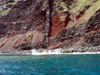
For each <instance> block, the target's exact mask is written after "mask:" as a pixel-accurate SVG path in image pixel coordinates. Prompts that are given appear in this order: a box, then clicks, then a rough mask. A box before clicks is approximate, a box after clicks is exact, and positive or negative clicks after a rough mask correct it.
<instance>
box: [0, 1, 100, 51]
mask: <svg viewBox="0 0 100 75" xmlns="http://www.w3.org/2000/svg"><path fill="white" fill-rule="evenodd" d="M50 4H51V25H50V33H49V46H48V47H46V44H45V42H44V38H45V37H44V31H45V30H44V29H45V20H46V0H26V1H18V2H17V3H16V4H15V5H14V6H13V7H12V8H11V10H10V11H9V12H7V15H2V16H1V18H0V37H1V39H2V38H5V37H6V38H7V39H3V41H4V42H0V43H1V45H0V48H1V49H8V48H7V47H11V48H9V49H12V50H17V49H20V50H22V49H24V50H26V49H33V48H36V49H39V48H48V49H54V48H65V49H67V48H74V47H78V48H80V47H95V46H99V45H100V18H99V16H100V0H59V1H57V0H52V1H51V3H50ZM2 13H3V12H2ZM18 35H20V36H19V37H18V38H16V37H17V36H18ZM23 35H24V36H23ZM10 39H12V42H10V43H9V41H6V43H5V40H10ZM8 43H9V44H10V45H9V44H8Z"/></svg>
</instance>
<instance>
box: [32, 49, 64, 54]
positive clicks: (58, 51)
mask: <svg viewBox="0 0 100 75" xmlns="http://www.w3.org/2000/svg"><path fill="white" fill-rule="evenodd" d="M62 53H63V52H62V49H61V48H59V49H54V50H42V49H41V50H36V49H33V50H32V55H52V54H62Z"/></svg>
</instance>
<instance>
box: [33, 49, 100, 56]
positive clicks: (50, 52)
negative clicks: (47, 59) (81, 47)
mask: <svg viewBox="0 0 100 75" xmlns="http://www.w3.org/2000/svg"><path fill="white" fill-rule="evenodd" d="M31 54H32V55H60V54H64V55H67V54H68V55H78V54H100V52H73V53H63V52H62V49H61V48H59V49H54V50H36V49H33V50H32V53H31Z"/></svg>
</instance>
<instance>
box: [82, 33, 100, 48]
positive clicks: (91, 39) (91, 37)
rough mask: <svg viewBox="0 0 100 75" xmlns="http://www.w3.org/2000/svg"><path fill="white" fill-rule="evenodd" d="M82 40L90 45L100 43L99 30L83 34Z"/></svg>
mask: <svg viewBox="0 0 100 75" xmlns="http://www.w3.org/2000/svg"><path fill="white" fill-rule="evenodd" d="M84 40H85V42H86V43H88V44H90V45H92V46H98V45H100V32H97V33H92V34H88V35H87V36H85V38H84Z"/></svg>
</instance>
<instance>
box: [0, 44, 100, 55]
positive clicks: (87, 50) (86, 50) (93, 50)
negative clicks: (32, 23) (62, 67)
mask: <svg viewBox="0 0 100 75" xmlns="http://www.w3.org/2000/svg"><path fill="white" fill-rule="evenodd" d="M48 54H51V55H53V54H57V55H59V54H100V46H96V47H80V48H75V47H73V48H68V49H62V48H58V49H53V50H47V49H37V50H36V49H32V50H14V51H11V50H0V55H48Z"/></svg>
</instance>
